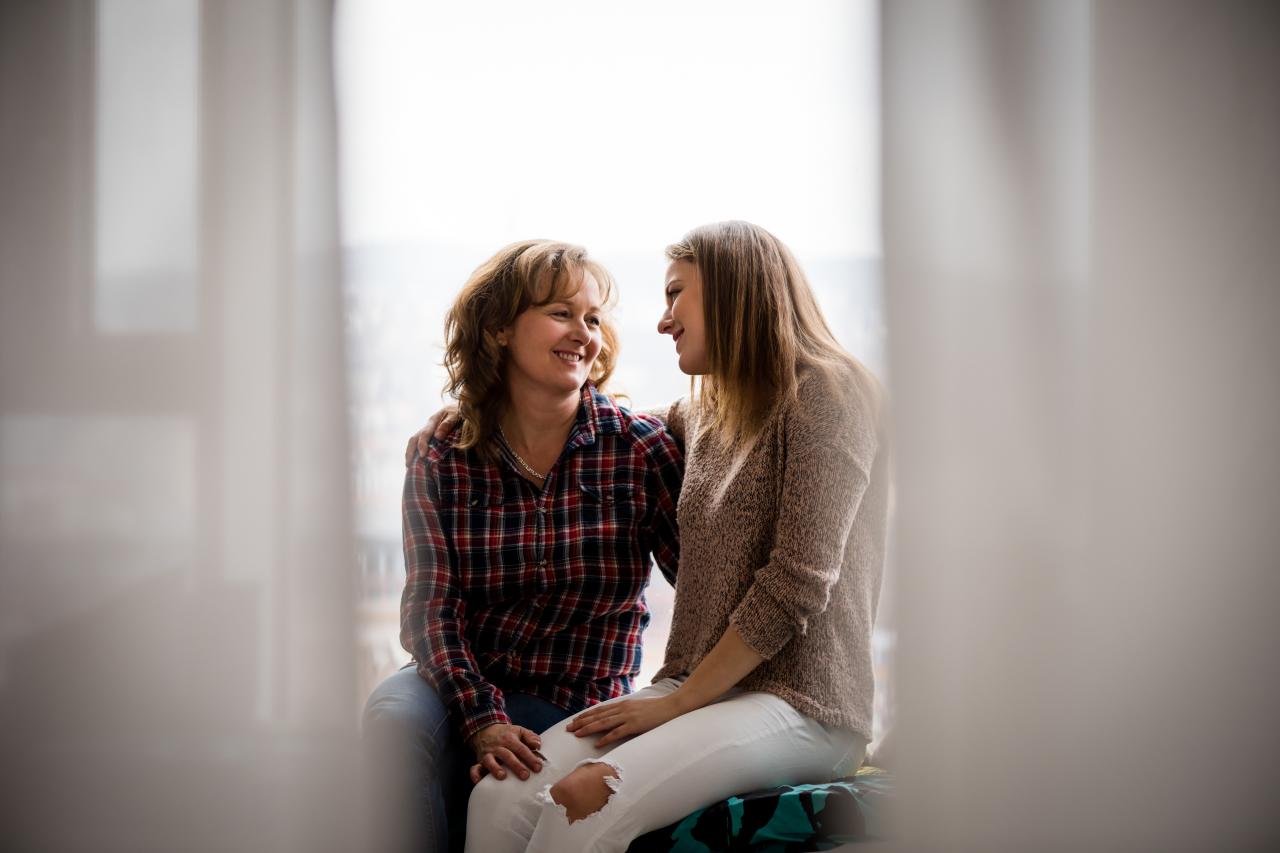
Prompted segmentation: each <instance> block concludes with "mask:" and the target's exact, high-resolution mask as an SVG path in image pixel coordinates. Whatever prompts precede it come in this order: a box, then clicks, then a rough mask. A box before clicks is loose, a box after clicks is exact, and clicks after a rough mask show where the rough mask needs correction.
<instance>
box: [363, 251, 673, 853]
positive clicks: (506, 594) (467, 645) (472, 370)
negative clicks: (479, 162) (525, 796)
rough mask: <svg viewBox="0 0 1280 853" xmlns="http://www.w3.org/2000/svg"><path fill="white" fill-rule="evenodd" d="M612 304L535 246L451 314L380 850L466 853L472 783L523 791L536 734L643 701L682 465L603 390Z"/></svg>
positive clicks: (385, 722)
mask: <svg viewBox="0 0 1280 853" xmlns="http://www.w3.org/2000/svg"><path fill="white" fill-rule="evenodd" d="M612 301H613V282H612V279H611V278H610V276H609V275H608V273H607V272H606V271H605V270H604V268H603V267H601V266H600V265H599V264H597V263H595V262H594V261H592V260H591V259H589V258H588V257H587V254H586V252H585V251H584V250H583V249H581V248H578V247H575V246H571V245H567V244H564V243H556V242H551V241H526V242H521V243H516V244H513V245H511V246H507V247H506V248H504V249H503V250H501V251H500V252H498V253H497V254H496V255H494V256H493V257H492V258H491V259H490V260H489V261H487V262H486V263H485V264H483V265H482V266H481V267H480V268H479V269H477V270H476V272H475V273H474V274H473V275H472V277H471V279H470V280H469V281H468V282H467V284H466V285H465V287H464V288H463V290H462V293H461V294H460V295H459V296H458V298H457V301H456V302H455V303H454V305H453V308H452V310H451V311H450V313H449V316H448V319H447V321H446V354H445V366H446V368H447V369H448V372H449V384H448V386H447V391H448V392H449V393H450V394H451V395H452V396H453V397H455V398H456V400H457V406H458V411H459V415H460V420H459V422H458V423H457V425H456V426H455V427H454V428H453V429H452V431H451V432H450V433H449V434H448V435H447V436H446V437H445V438H444V439H443V440H433V441H432V442H431V444H430V446H429V447H428V448H427V452H426V453H425V455H418V456H417V458H415V459H414V460H413V462H412V464H411V465H410V466H409V470H408V472H407V475H406V478H405V492H404V550H405V566H406V572H407V575H406V582H405V589H404V596H403V599H402V605H401V643H402V644H403V645H404V647H405V649H407V650H408V651H409V652H410V653H411V654H412V655H413V657H414V665H413V668H411V669H410V668H406V669H404V670H401V671H400V672H399V673H397V674H395V675H393V676H391V677H390V678H389V679H387V681H385V682H384V683H383V684H382V685H380V686H379V687H378V689H377V690H375V691H374V693H373V695H372V696H371V697H370V698H369V701H368V705H367V707H366V710H365V715H364V732H365V738H366V742H367V744H368V746H369V749H368V750H367V753H368V757H369V762H370V763H369V768H370V772H371V773H372V774H374V776H375V778H381V779H382V780H383V781H384V783H385V785H384V786H383V788H382V790H381V791H378V790H377V789H376V787H375V788H374V796H375V799H378V798H381V799H380V800H379V801H380V802H381V803H382V804H383V809H382V811H383V815H382V819H381V821H380V823H381V825H380V826H379V827H378V828H379V829H380V830H381V831H382V833H383V834H385V835H388V836H390V838H388V839H385V840H386V841H387V846H395V847H399V846H401V845H402V844H403V846H404V847H405V848H406V849H415V850H432V849H435V850H445V849H446V848H447V847H452V848H453V849H457V847H458V846H459V845H460V844H461V841H462V838H463V822H464V817H465V814H466V805H467V797H468V794H469V792H470V787H471V784H474V783H476V782H478V781H479V780H480V778H481V776H482V775H484V774H486V773H487V774H490V775H492V776H493V777H494V778H496V779H503V778H505V777H506V776H507V775H508V774H513V775H515V776H516V777H518V778H519V779H521V780H526V779H530V778H531V776H532V775H533V774H537V773H539V771H541V769H542V765H543V759H542V758H541V756H540V754H539V753H538V747H539V745H540V739H539V737H538V734H537V733H538V732H541V731H543V730H545V729H547V728H549V727H550V726H552V725H554V724H555V723H557V722H559V721H560V720H563V719H564V718H566V717H567V716H569V715H571V714H573V713H576V712H579V711H582V710H584V709H586V708H588V707H590V706H592V705H594V704H596V703H598V702H601V701H603V700H607V699H611V698H616V697H619V696H622V695H624V694H626V693H629V692H630V691H631V689H632V686H633V685H632V680H633V678H634V677H635V675H636V674H637V672H638V670H639V663H640V635H641V631H642V630H643V629H644V627H645V625H646V624H647V622H648V618H649V615H648V610H647V608H646V606H645V601H644V596H643V590H644V587H645V585H646V583H647V580H648V573H649V565H650V557H651V556H652V557H653V558H654V559H655V560H656V562H657V564H658V566H659V568H661V569H662V570H663V571H664V573H667V574H668V576H669V577H673V576H674V572H675V567H676V562H677V558H678V541H677V530H676V521H675V512H676V502H677V500H678V497H679V490H680V480H681V474H682V458H681V453H680V449H679V447H678V446H677V445H676V443H675V441H674V440H673V439H672V438H671V436H670V434H669V433H667V432H666V431H665V430H664V429H663V426H662V424H661V422H660V421H658V420H656V419H654V418H651V417H647V416H644V415H638V414H633V413H631V412H629V411H627V410H626V409H625V408H622V407H620V406H618V405H617V404H616V403H614V402H613V401H612V400H611V399H610V398H609V397H607V396H605V395H604V394H603V393H602V391H601V388H602V387H603V385H604V383H605V381H606V380H607V379H608V377H609V374H610V373H611V372H612V369H613V360H614V355H615V338H614V335H613V333H612V330H611V327H610V325H609V315H608V309H609V307H610V305H611V303H612ZM388 810H389V812H390V813H389V814H388V813H386V812H387V811H388ZM406 833H407V835H408V837H406ZM393 840H394V843H393Z"/></svg>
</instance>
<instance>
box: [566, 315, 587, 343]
mask: <svg viewBox="0 0 1280 853" xmlns="http://www.w3.org/2000/svg"><path fill="white" fill-rule="evenodd" d="M569 338H570V339H571V340H572V341H573V342H574V343H575V344H585V343H586V342H587V341H589V340H591V329H590V327H589V326H587V320H586V318H585V317H583V318H581V319H579V320H578V322H576V323H573V324H572V326H571V327H570V329H569Z"/></svg>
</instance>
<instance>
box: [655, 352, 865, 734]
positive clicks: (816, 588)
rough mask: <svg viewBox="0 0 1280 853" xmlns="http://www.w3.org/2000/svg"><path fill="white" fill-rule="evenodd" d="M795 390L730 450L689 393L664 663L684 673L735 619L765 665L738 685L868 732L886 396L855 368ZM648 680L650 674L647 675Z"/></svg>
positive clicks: (675, 427) (679, 416)
mask: <svg viewBox="0 0 1280 853" xmlns="http://www.w3.org/2000/svg"><path fill="white" fill-rule="evenodd" d="M799 392H800V393H799V399H798V401H797V402H796V403H794V404H792V405H787V406H784V407H783V408H782V409H781V410H780V411H778V412H777V413H775V415H774V416H773V417H772V418H771V419H770V420H769V422H768V423H767V424H766V426H765V427H764V430H763V432H762V433H761V434H760V437H759V439H758V440H757V441H756V442H755V444H754V445H753V446H752V447H750V448H749V449H748V450H747V452H746V453H745V455H744V456H741V457H740V458H738V459H737V460H735V458H734V453H735V450H740V448H735V447H728V446H726V445H725V443H724V442H723V441H721V440H720V439H719V437H718V436H717V435H715V434H714V433H713V432H712V431H710V430H700V429H699V428H698V424H697V423H696V421H695V419H694V417H693V411H692V409H691V407H690V406H689V404H688V401H687V400H681V401H678V402H677V403H676V404H675V405H673V406H672V407H671V410H670V412H669V413H668V415H667V422H668V425H669V427H670V429H671V430H672V431H673V432H674V433H675V434H676V435H677V436H679V437H682V438H684V439H685V466H686V467H685V475H684V487H683V489H682V491H681V493H680V503H679V509H678V513H679V515H678V517H679V523H680V568H679V571H678V573H677V575H676V606H675V614H674V616H673V619H672V624H671V636H670V638H669V639H668V641H667V654H666V661H665V662H664V664H663V666H662V669H661V670H659V672H658V674H657V676H656V678H657V679H661V678H666V677H667V676H671V675H679V674H682V673H688V672H691V671H692V670H693V668H694V667H695V666H697V665H698V662H699V661H701V660H702V659H703V657H705V656H706V654H707V653H708V652H709V651H711V647H712V646H714V645H715V644H716V642H717V641H719V639H720V637H721V636H723V634H724V632H725V631H726V630H728V628H729V626H730V625H735V626H736V627H737V629H738V632H739V633H740V634H741V635H742V638H743V639H744V640H745V641H746V642H747V644H748V645H749V646H751V647H752V648H753V649H755V650H756V651H757V652H758V653H760V654H761V655H762V656H763V657H764V658H765V662H764V663H763V664H761V665H760V666H759V667H758V668H756V669H755V670H754V671H753V672H752V673H751V674H749V675H748V676H747V677H746V678H745V679H743V680H742V681H741V682H739V685H738V686H739V687H741V688H743V689H745V690H759V691H764V692H768V693H773V694H775V695H777V696H779V697H781V698H782V699H784V700H786V701H787V702H788V703H789V704H790V705H791V706H792V707H794V708H796V709H797V710H798V711H800V712H801V713H803V714H805V715H807V716H809V717H812V718H813V719H815V720H817V721H819V722H821V723H824V724H826V725H831V726H837V727H840V728H847V729H852V730H853V731H855V732H857V733H858V734H860V735H861V736H862V737H864V738H866V739H868V740H869V739H870V738H871V707H872V697H873V693H874V689H875V686H874V680H873V677H872V669H871V627H872V623H873V622H874V621H875V615H876V602H877V599H878V598H879V595H880V578H881V571H882V568H883V564H884V543H885V524H886V518H885V516H886V508H887V503H888V491H889V476H888V459H887V457H888V452H887V447H886V443H885V440H884V434H883V429H882V426H881V425H882V423H883V419H882V417H881V407H882V399H883V398H882V393H881V391H880V386H879V384H878V383H877V382H876V380H875V377H873V376H872V375H871V373H870V372H869V371H867V370H866V369H865V368H863V367H862V366H861V365H858V366H856V367H854V368H851V369H841V370H840V371H839V375H837V376H835V377H831V378H828V377H827V376H824V375H823V373H822V372H821V371H819V370H816V369H810V370H807V371H805V372H804V373H803V374H802V375H801V377H800V385H799ZM655 680H656V679H655Z"/></svg>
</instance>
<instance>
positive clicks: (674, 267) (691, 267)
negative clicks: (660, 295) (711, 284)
mask: <svg viewBox="0 0 1280 853" xmlns="http://www.w3.org/2000/svg"><path fill="white" fill-rule="evenodd" d="M698 278H699V274H698V265H697V264H695V263H694V262H693V261H691V260H689V259H688V258H679V259H677V260H674V261H672V262H671V263H669V264H667V274H666V277H665V279H664V281H665V282H666V283H667V284H670V283H671V282H673V281H675V280H676V279H680V280H681V281H685V282H687V281H692V280H697V279H698Z"/></svg>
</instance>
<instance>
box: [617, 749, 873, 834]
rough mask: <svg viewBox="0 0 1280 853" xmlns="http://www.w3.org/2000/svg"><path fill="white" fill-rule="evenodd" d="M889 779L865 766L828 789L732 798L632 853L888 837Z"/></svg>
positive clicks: (791, 788) (792, 788)
mask: <svg viewBox="0 0 1280 853" xmlns="http://www.w3.org/2000/svg"><path fill="white" fill-rule="evenodd" d="M890 791H891V785H890V780H889V776H888V774H887V773H885V772H884V771H882V770H878V769H876V768H874V767H864V768H862V769H861V770H859V771H858V773H857V774H856V775H854V776H848V777H845V778H843V779H837V780H836V781H834V782H828V783H826V784H825V785H783V786H781V787H778V788H771V789H769V790H767V791H757V792H755V793H752V794H743V795H741V796H735V797H730V798H729V799H727V800H724V801H722V802H719V803H716V804H715V805H713V806H708V807H707V808H705V809H700V810H699V811H696V812H694V813H693V814H691V815H689V816H688V817H686V818H685V819H684V820H682V821H680V822H678V823H674V824H672V825H670V826H666V827H663V828H662V829H657V830H654V831H653V832H650V833H646V834H645V835H642V836H640V837H639V838H637V839H636V840H635V841H633V842H632V843H631V846H630V847H628V848H627V851H628V853H708V851H750V853H775V851H776V853H792V851H806V850H830V849H831V848H833V847H839V846H840V845H841V844H848V843H850V842H853V841H863V840H867V839H871V838H877V837H882V832H881V824H882V822H883V813H884V801H885V798H886V797H887V796H888V795H889V793H890Z"/></svg>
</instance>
